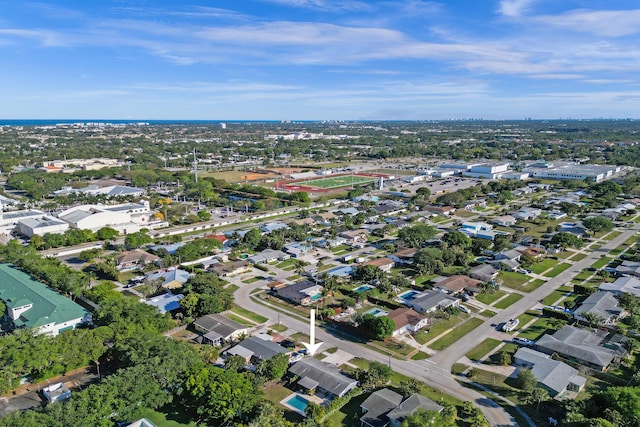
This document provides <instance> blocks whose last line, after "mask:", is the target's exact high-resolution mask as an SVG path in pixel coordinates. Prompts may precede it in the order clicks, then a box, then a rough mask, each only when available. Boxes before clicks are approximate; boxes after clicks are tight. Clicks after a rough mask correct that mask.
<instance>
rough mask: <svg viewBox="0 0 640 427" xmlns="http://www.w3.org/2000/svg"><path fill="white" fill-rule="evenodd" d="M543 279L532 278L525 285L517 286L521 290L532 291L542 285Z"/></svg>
mask: <svg viewBox="0 0 640 427" xmlns="http://www.w3.org/2000/svg"><path fill="white" fill-rule="evenodd" d="M544 284H545V281H544V280H542V279H535V280H532V281H531V282H530V283H527V284H526V285H525V286H523V287H521V288H519V290H521V291H522V292H533V291H535V290H536V289H538V288H539V287H540V286H541V285H544Z"/></svg>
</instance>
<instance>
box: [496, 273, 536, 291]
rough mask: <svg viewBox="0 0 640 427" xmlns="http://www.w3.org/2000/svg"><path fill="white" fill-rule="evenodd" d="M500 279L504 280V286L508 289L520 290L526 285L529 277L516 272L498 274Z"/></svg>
mask: <svg viewBox="0 0 640 427" xmlns="http://www.w3.org/2000/svg"><path fill="white" fill-rule="evenodd" d="M498 279H501V280H502V285H503V286H506V287H508V288H513V289H520V286H522V285H524V284H525V283H526V282H527V280H529V277H527V276H526V275H525V274H522V273H516V272H515V271H501V272H500V273H499V274H498Z"/></svg>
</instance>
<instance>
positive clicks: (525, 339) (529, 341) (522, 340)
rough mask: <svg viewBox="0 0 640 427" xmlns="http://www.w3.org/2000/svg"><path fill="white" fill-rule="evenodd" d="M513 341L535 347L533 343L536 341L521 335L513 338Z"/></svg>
mask: <svg viewBox="0 0 640 427" xmlns="http://www.w3.org/2000/svg"><path fill="white" fill-rule="evenodd" d="M513 342H514V343H516V344H520V345H526V346H527V347H533V345H534V344H535V342H533V341H531V340H529V339H527V338H520V337H515V338H514V339H513Z"/></svg>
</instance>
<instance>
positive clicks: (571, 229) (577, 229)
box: [558, 221, 588, 237]
mask: <svg viewBox="0 0 640 427" xmlns="http://www.w3.org/2000/svg"><path fill="white" fill-rule="evenodd" d="M558 227H559V228H558V231H559V232H561V233H571V234H573V235H576V236H578V237H582V236H583V235H585V234H587V233H588V230H587V227H585V226H584V225H583V224H582V221H576V222H561V223H560V224H559V225H558Z"/></svg>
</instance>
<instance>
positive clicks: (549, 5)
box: [0, 0, 640, 120]
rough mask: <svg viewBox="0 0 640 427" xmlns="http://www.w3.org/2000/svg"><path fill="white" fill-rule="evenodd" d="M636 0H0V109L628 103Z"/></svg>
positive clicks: (410, 112)
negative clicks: (47, 0) (49, 0)
mask: <svg viewBox="0 0 640 427" xmlns="http://www.w3.org/2000/svg"><path fill="white" fill-rule="evenodd" d="M639 22H640V3H638V1H637V0H633V1H630V0H615V1H610V0H606V1H600V0H562V1H559V0H448V1H444V0H443V1H440V2H435V1H434V2H431V1H419V0H415V1H395V0H385V1H376V0H371V1H363V0H336V1H330V0H234V1H226V0H219V1H211V0H210V1H198V0H195V1H188V0H187V1H175V0H171V1H145V0H126V1H125V0H122V1H118V0H101V1H86V0H75V1H70V0H69V1H66V0H58V1H51V2H29V1H5V2H3V5H2V10H1V12H0V118H4V119H20V118H112V119H204V120H206V119H211V120H232V119H246V120H251V119H253V120H261V119H269V120H284V119H290V120H359V119H367V120H378V119H389V120H396V119H411V120H414V119H415V120H422V119H457V118H484V119H522V118H525V117H531V118H569V117H571V118H600V117H602V118H627V117H633V118H638V117H639V116H640V114H639V112H640V25H638V23H639Z"/></svg>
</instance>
